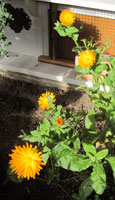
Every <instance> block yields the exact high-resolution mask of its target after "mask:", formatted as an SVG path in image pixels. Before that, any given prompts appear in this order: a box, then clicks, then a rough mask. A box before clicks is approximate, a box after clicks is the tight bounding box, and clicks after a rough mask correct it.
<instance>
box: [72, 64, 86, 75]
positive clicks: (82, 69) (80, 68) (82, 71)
mask: <svg viewBox="0 0 115 200" xmlns="http://www.w3.org/2000/svg"><path fill="white" fill-rule="evenodd" d="M74 69H75V71H77V72H80V73H85V74H88V73H89V70H90V69H89V68H83V67H80V66H79V65H77V66H75V68H74Z"/></svg>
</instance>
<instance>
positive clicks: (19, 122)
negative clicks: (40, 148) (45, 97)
mask: <svg viewBox="0 0 115 200" xmlns="http://www.w3.org/2000/svg"><path fill="white" fill-rule="evenodd" d="M46 91H51V92H53V93H54V94H55V95H56V104H60V105H63V106H64V107H66V108H67V107H68V108H69V107H72V108H73V109H74V110H75V112H77V111H80V110H81V109H82V108H83V109H84V110H86V111H88V110H89V109H90V108H91V107H92V103H91V102H90V100H89V97H88V95H87V94H86V93H84V92H82V91H80V90H79V91H75V90H74V89H72V90H68V91H63V90H59V89H57V88H51V87H49V88H48V87H44V86H43V87H41V86H39V85H37V84H32V83H27V82H24V81H17V80H11V79H8V78H4V77H0V158H1V160H0V174H1V178H0V199H1V200H2V199H7V200H10V199H11V200H16V199H17V200H26V199H27V200H29V199H31V200H37V199H41V200H42V199H50V200H54V199H55V200H58V199H59V200H66V199H70V197H71V195H72V193H74V192H75V193H77V192H78V188H79V185H80V183H81V181H83V180H84V177H85V176H86V174H85V173H84V171H83V172H82V176H80V177H79V174H78V173H75V172H71V171H67V170H64V169H61V179H65V181H62V182H61V181H60V183H59V184H58V183H57V184H52V185H50V186H49V185H47V184H46V182H44V181H43V180H42V178H43V177H44V173H45V174H47V173H46V172H47V166H45V167H43V168H44V169H43V170H42V171H41V173H40V176H39V177H38V180H37V179H35V180H30V181H27V180H24V181H23V182H21V183H17V182H15V180H14V182H13V181H11V179H10V178H8V177H7V168H8V161H9V156H8V154H9V153H10V152H11V149H13V148H14V146H15V145H21V144H25V141H22V140H21V139H20V138H18V136H19V135H20V134H21V130H24V131H25V132H26V133H28V134H29V132H30V131H32V130H34V129H36V127H37V125H38V123H39V122H40V121H41V120H42V118H43V115H42V113H43V111H42V110H41V109H40V108H39V107H38V103H37V101H38V98H39V96H40V95H41V94H42V93H43V92H46ZM106 173H107V179H108V180H107V181H108V183H109V184H108V187H107V189H106V190H105V192H104V193H103V195H102V196H100V199H101V200H105V199H107V200H110V199H111V200H112V199H113V200H114V199H115V189H114V183H113V177H112V172H111V170H109V169H108V168H107V169H106ZM73 177H74V178H73ZM81 177H82V180H81ZM61 186H63V189H62V187H61ZM71 199H72V198H71ZM88 199H90V200H93V199H96V196H95V194H94V193H92V195H91V196H90V197H89V198H88ZM97 199H99V197H97Z"/></svg>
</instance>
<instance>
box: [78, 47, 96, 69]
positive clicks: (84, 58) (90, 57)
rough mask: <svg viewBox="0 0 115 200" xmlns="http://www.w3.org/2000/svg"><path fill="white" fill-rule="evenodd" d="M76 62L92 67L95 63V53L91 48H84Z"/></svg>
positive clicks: (82, 65)
mask: <svg viewBox="0 0 115 200" xmlns="http://www.w3.org/2000/svg"><path fill="white" fill-rule="evenodd" d="M78 63H79V65H80V66H81V67H84V68H85V67H88V68H90V67H92V66H93V65H94V64H95V63H96V53H95V52H94V51H92V50H85V51H83V52H82V53H80V55H79V57H78Z"/></svg>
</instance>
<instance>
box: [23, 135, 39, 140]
mask: <svg viewBox="0 0 115 200" xmlns="http://www.w3.org/2000/svg"><path fill="white" fill-rule="evenodd" d="M23 140H26V141H29V142H40V141H41V136H39V135H38V136H32V135H27V136H25V137H23Z"/></svg>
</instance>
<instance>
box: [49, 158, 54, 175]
mask: <svg viewBox="0 0 115 200" xmlns="http://www.w3.org/2000/svg"><path fill="white" fill-rule="evenodd" d="M50 161H51V168H52V171H53V172H54V166H53V160H52V156H51V157H50Z"/></svg>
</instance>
